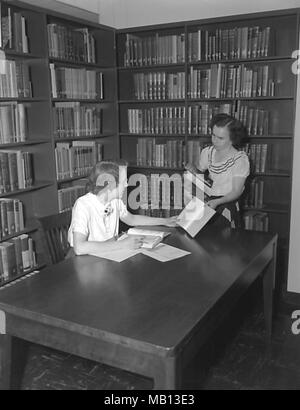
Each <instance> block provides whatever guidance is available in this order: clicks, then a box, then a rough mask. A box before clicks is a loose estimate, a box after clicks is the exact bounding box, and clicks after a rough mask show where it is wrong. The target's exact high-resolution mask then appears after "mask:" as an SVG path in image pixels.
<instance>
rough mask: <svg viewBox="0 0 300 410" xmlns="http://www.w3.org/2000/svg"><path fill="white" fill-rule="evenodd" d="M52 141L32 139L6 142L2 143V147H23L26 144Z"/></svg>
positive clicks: (0, 147) (0, 146)
mask: <svg viewBox="0 0 300 410" xmlns="http://www.w3.org/2000/svg"><path fill="white" fill-rule="evenodd" d="M50 142H51V141H46V140H35V141H34V140H32V141H28V140H27V141H22V142H9V143H5V144H0V149H3V148H10V147H11V148H18V147H23V146H24V145H39V144H49V143H50Z"/></svg>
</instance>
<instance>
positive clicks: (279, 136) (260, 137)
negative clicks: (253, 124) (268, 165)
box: [248, 134, 293, 140]
mask: <svg viewBox="0 0 300 410" xmlns="http://www.w3.org/2000/svg"><path fill="white" fill-rule="evenodd" d="M248 138H250V139H259V140H261V139H268V140H270V139H272V140H288V139H289V140H291V139H293V136H292V135H290V134H286V135H284V134H281V135H274V134H273V135H249V136H248Z"/></svg>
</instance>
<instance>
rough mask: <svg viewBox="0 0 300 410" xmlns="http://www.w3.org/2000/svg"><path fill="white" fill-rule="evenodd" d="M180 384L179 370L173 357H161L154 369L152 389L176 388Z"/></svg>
mask: <svg viewBox="0 0 300 410" xmlns="http://www.w3.org/2000/svg"><path fill="white" fill-rule="evenodd" d="M179 386H180V371H179V368H178V361H177V359H176V358H175V357H167V358H164V359H162V361H161V363H160V365H159V366H157V368H156V369H155V374H154V390H176V389H178V388H179Z"/></svg>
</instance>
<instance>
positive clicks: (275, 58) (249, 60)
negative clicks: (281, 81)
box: [187, 56, 293, 66]
mask: <svg viewBox="0 0 300 410" xmlns="http://www.w3.org/2000/svg"><path fill="white" fill-rule="evenodd" d="M279 61H293V59H292V57H291V56H282V57H281V56H279V57H278V56H271V57H258V58H234V59H229V58H228V59H221V60H205V61H195V62H193V61H189V62H188V63H187V65H188V66H194V65H197V66H201V65H210V64H240V63H243V64H245V63H264V62H279Z"/></svg>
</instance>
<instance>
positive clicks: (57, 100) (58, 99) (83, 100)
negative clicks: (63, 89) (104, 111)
mask: <svg viewBox="0 0 300 410" xmlns="http://www.w3.org/2000/svg"><path fill="white" fill-rule="evenodd" d="M51 100H52V102H54V103H55V102H79V103H89V104H112V103H114V101H110V100H101V99H99V100H95V99H89V98H51Z"/></svg>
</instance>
